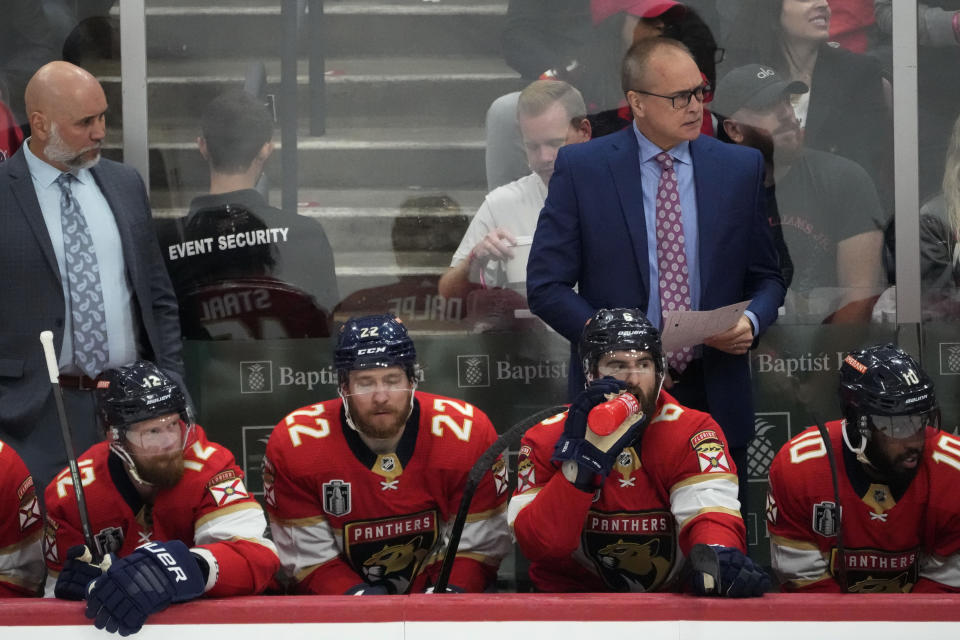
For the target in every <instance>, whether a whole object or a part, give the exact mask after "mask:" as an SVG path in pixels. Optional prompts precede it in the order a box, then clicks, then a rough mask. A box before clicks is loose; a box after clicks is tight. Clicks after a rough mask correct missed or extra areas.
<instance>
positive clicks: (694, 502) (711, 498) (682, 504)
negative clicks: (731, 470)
mask: <svg viewBox="0 0 960 640" xmlns="http://www.w3.org/2000/svg"><path fill="white" fill-rule="evenodd" d="M737 492H738V488H737V484H736V483H735V482H731V481H730V480H729V479H728V478H727V477H725V475H724V476H719V477H717V478H715V479H708V480H704V481H703V482H697V483H695V484H688V485H684V486H680V485H679V484H678V485H676V486H675V488H674V490H673V491H672V492H671V493H670V510H671V511H672V512H673V515H674V517H675V518H676V519H677V524H678V525H679V526H680V528H683V526H684V525H685V524H686V523H687V521H688V520H689V519H690V518H692V517H694V516H695V515H697V514H698V513H700V511H702V510H704V509H708V508H712V509H716V508H717V507H721V508H726V509H730V510H732V511H740V501H739V500H737Z"/></svg>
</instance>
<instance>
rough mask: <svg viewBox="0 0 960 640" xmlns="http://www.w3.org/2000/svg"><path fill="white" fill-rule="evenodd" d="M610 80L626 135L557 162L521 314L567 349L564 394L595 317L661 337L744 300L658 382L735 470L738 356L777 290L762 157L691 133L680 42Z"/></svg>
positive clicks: (688, 61)
mask: <svg viewBox="0 0 960 640" xmlns="http://www.w3.org/2000/svg"><path fill="white" fill-rule="evenodd" d="M621 81H622V87H623V90H624V92H625V94H626V98H627V101H628V103H629V105H630V109H631V111H632V113H633V118H634V123H633V127H630V128H628V129H624V130H623V131H621V132H618V133H615V134H611V135H609V136H604V137H602V138H596V139H594V140H592V141H590V142H585V143H583V144H579V145H570V146H567V147H564V148H563V149H561V150H560V152H559V154H558V155H557V160H556V162H555V165H554V173H553V178H552V179H551V181H550V189H549V193H548V195H547V200H546V203H545V205H544V209H543V212H542V213H541V214H540V218H539V220H538V224H537V230H536V233H535V235H534V238H533V246H532V248H531V252H530V259H529V262H528V264H527V297H528V300H529V302H530V309H531V310H532V311H533V312H534V313H535V314H537V315H538V316H540V317H541V318H542V319H543V320H544V321H545V322H546V323H547V324H548V325H550V326H551V327H553V328H554V329H556V330H557V331H558V332H559V333H560V334H561V335H563V336H564V337H566V338H567V339H568V340H569V341H570V344H571V355H572V357H571V367H570V369H571V373H570V380H569V391H570V394H571V397H573V396H574V395H575V394H577V393H578V392H579V390H580V389H581V388H582V386H583V373H582V372H581V370H580V365H579V362H578V360H577V358H576V357H575V356H576V344H577V343H578V342H579V339H580V333H581V331H582V329H583V325H584V322H585V321H586V320H587V319H588V318H590V317H591V316H592V315H593V314H594V312H595V311H596V310H597V309H600V308H604V307H627V306H629V307H633V306H638V307H640V308H641V309H642V310H644V311H645V313H646V315H647V317H648V318H650V320H651V322H652V323H653V324H654V325H655V326H658V327H659V326H662V322H663V316H664V314H666V313H667V312H669V311H672V310H682V309H692V310H709V309H717V308H719V307H723V306H726V305H730V304H734V303H738V302H743V301H746V300H750V301H751V302H750V304H749V306H748V307H747V308H746V312H745V313H744V314H743V315H742V316H741V317H740V318H739V319H738V320H737V322H736V323H735V324H734V325H733V326H730V327H728V328H724V329H723V330H721V331H720V332H718V333H717V334H716V335H713V336H711V337H710V338H707V339H706V340H705V341H704V343H703V344H702V345H696V346H695V347H693V348H688V349H685V350H684V351H680V352H677V353H668V354H667V357H668V363H669V370H668V375H667V376H666V380H665V383H664V385H665V388H667V389H670V392H671V394H673V395H674V396H675V397H676V398H677V400H678V401H680V402H681V403H682V404H684V405H686V406H689V407H693V408H696V409H699V410H702V411H707V412H709V413H710V414H711V415H712V416H713V417H714V419H716V421H717V422H718V423H719V424H720V426H721V427H723V429H724V432H725V433H726V434H727V437H728V438H729V442H730V447H731V453H732V455H733V458H734V460H735V461H736V462H737V466H738V467H739V468H740V469H741V473H743V470H744V469H745V468H746V465H745V455H746V447H747V443H748V442H749V440H750V438H751V437H752V436H753V425H754V418H753V402H752V393H751V386H750V371H749V362H748V358H747V356H746V353H747V350H748V349H749V348H751V346H753V345H754V344H755V343H756V341H757V338H758V336H760V334H762V333H763V332H764V331H765V330H766V328H767V327H768V326H770V324H771V323H772V322H773V321H774V320H775V319H776V317H777V308H778V307H779V306H780V305H781V304H782V302H783V296H784V291H785V289H784V285H783V278H782V277H781V274H780V269H779V265H778V259H777V251H776V249H775V247H774V244H773V239H772V236H771V233H770V228H769V224H768V223H767V219H766V203H765V197H766V196H765V192H764V188H763V169H764V167H763V158H762V156H761V154H760V153H759V152H758V151H756V150H755V149H748V148H745V147H739V146H734V145H727V144H723V143H721V142H718V141H716V140H715V139H712V138H710V137H707V136H702V135H700V123H701V120H702V118H703V102H702V101H703V97H704V95H705V93H706V92H707V90H708V88H709V87H707V86H706V85H705V83H704V82H703V79H702V77H701V75H700V71H699V69H698V68H697V65H696V63H695V62H694V60H693V58H692V57H691V56H690V53H689V51H688V50H687V49H686V47H684V46H683V44H681V43H679V42H677V41H675V40H671V39H668V38H651V39H648V40H642V41H640V42H638V43H636V44H634V45H633V46H632V47H631V48H630V49H629V50H628V51H627V54H626V56H625V57H624V60H623V68H622V78H621ZM745 485H746V482H745V481H744V478H743V477H741V482H740V487H741V492H743V489H744V488H745ZM743 501H744V496H743V494H742V493H741V502H743Z"/></svg>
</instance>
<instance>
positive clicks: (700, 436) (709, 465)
mask: <svg viewBox="0 0 960 640" xmlns="http://www.w3.org/2000/svg"><path fill="white" fill-rule="evenodd" d="M690 446H691V447H693V450H694V451H695V452H696V454H697V461H698V462H700V471H701V472H703V473H730V463H729V462H727V454H726V452H724V450H723V442H721V441H720V436H718V435H717V432H716V431H714V430H713V429H706V430H704V431H700V432H698V433H695V434H694V435H693V436H691V437H690Z"/></svg>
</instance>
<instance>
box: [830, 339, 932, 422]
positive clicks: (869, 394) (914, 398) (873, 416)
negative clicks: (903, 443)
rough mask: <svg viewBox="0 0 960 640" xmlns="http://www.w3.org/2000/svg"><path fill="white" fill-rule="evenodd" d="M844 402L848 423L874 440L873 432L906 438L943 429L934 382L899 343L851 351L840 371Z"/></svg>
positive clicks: (841, 400)
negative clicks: (924, 431)
mask: <svg viewBox="0 0 960 640" xmlns="http://www.w3.org/2000/svg"><path fill="white" fill-rule="evenodd" d="M839 391H840V402H841V404H842V405H843V416H844V418H845V419H846V420H847V424H848V425H850V426H853V427H854V428H855V429H856V430H857V431H859V432H860V434H861V435H863V436H864V437H865V438H867V439H869V437H870V432H871V428H872V429H875V430H877V431H880V432H882V433H883V434H884V435H887V436H890V437H892V438H906V437H909V436H912V435H914V434H916V433H917V431H919V430H921V429H923V428H924V427H926V426H932V427H936V428H939V426H940V409H939V407H938V405H937V397H936V393H935V392H934V388H933V382H932V381H931V380H930V377H929V376H928V375H927V374H926V372H924V370H923V369H922V368H921V367H920V365H919V364H918V363H917V361H916V360H914V359H913V357H911V356H910V354H908V353H907V352H905V351H903V350H902V349H900V348H898V347H897V346H895V345H893V344H885V345H874V346H871V347H867V348H866V349H861V350H858V351H852V352H850V353H849V354H848V355H847V356H846V357H845V358H844V359H843V364H841V366H840V390H839Z"/></svg>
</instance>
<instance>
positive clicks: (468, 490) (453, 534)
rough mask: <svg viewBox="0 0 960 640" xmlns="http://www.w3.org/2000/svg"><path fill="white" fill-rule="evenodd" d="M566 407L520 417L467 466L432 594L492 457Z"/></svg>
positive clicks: (444, 578)
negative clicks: (457, 505) (458, 504)
mask: <svg viewBox="0 0 960 640" xmlns="http://www.w3.org/2000/svg"><path fill="white" fill-rule="evenodd" d="M566 410H567V405H557V406H554V407H550V408H549V409H544V410H543V411H538V412H537V413H535V414H533V415H532V416H528V417H526V418H524V419H523V420H521V421H520V422H518V423H517V424H515V425H513V426H512V427H510V428H509V429H507V430H506V431H504V432H503V434H502V435H501V436H500V437H499V438H497V439H496V440H495V441H494V443H493V444H491V445H490V446H489V447H487V450H486V451H484V452H483V455H481V456H480V457H479V458H478V459H477V461H476V463H474V465H473V468H472V469H470V473H469V474H468V475H467V481H466V483H465V484H464V486H463V497H462V498H461V499H460V508H459V509H458V510H457V517H456V518H455V519H454V521H453V528H452V529H450V541H449V542H448V543H447V551H446V553H445V554H444V556H443V564H441V565H440V573H439V574H438V575H437V581H436V583H435V584H434V585H433V592H434V593H443V592H444V591H446V590H447V583H448V582H449V580H450V572H451V571H452V570H453V561H454V559H455V558H456V556H457V549H458V547H459V546H460V536H461V534H462V533H463V526H464V525H465V524H466V522H467V513H468V512H469V511H470V503H471V502H473V494H474V493H476V491H477V486H479V484H480V480H481V479H482V478H483V476H484V475H485V474H486V473H487V472H488V471H490V468H491V467H492V466H493V462H494V460H496V459H497V456H499V455H500V454H501V453H503V451H504V449H506V448H507V447H508V446H509V445H510V443H511V442H513V441H514V440H515V439H516V438H517V436H518V435H521V434H523V433H525V432H526V431H527V429H529V428H530V427H532V426H533V425H535V424H537V423H538V422H540V421H542V420H546V419H547V418H550V417H552V416H555V415H557V414H558V413H563V412H564V411H566Z"/></svg>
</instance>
